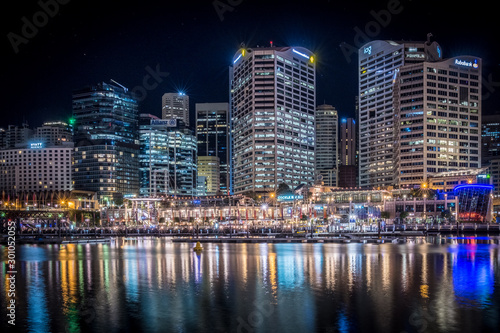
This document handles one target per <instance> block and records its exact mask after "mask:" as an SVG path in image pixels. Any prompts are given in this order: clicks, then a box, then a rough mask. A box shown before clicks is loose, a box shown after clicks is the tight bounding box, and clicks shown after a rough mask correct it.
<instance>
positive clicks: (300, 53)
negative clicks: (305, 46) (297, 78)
mask: <svg viewBox="0 0 500 333" xmlns="http://www.w3.org/2000/svg"><path fill="white" fill-rule="evenodd" d="M292 51H293V52H294V53H296V54H298V55H299V56H302V57H304V58H306V59H309V56H308V55H307V54H305V53H302V52H299V51H297V50H296V49H292Z"/></svg>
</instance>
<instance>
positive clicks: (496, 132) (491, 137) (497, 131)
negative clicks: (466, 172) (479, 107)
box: [481, 114, 500, 164]
mask: <svg viewBox="0 0 500 333" xmlns="http://www.w3.org/2000/svg"><path fill="white" fill-rule="evenodd" d="M481 143H482V146H481V157H482V159H481V160H482V164H488V163H489V161H490V160H492V159H499V158H500V114H496V115H488V116H482V125H481Z"/></svg>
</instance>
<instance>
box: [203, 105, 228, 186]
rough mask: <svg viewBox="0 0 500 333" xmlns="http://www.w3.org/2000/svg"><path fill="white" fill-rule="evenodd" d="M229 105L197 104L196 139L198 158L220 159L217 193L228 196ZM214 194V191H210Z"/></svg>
mask: <svg viewBox="0 0 500 333" xmlns="http://www.w3.org/2000/svg"><path fill="white" fill-rule="evenodd" d="M228 114H229V104H228V103H197V104H196V138H197V140H198V156H199V157H201V156H216V157H218V158H219V168H220V177H219V182H220V183H219V188H218V189H216V190H215V192H218V191H220V192H222V193H224V194H227V189H228V186H229V176H228V175H229V168H228V161H229V149H228V143H229V142H228V141H229V117H228ZM210 192H211V193H212V192H214V191H213V190H212V191H210Z"/></svg>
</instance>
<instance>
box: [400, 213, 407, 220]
mask: <svg viewBox="0 0 500 333" xmlns="http://www.w3.org/2000/svg"><path fill="white" fill-rule="evenodd" d="M407 217H408V212H401V213H399V218H400V219H401V220H403V221H404V219H405V218H407Z"/></svg>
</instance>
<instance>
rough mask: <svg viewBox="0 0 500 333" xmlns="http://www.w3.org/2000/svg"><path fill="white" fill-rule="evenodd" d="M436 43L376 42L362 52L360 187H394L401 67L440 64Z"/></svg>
mask: <svg viewBox="0 0 500 333" xmlns="http://www.w3.org/2000/svg"><path fill="white" fill-rule="evenodd" d="M441 53H442V51H441V48H440V46H439V45H438V44H437V43H436V42H430V41H429V40H428V41H427V42H420V43H407V42H394V41H381V40H376V41H372V42H370V43H367V44H365V45H364V46H363V47H361V48H360V49H359V68H358V69H359V83H358V84H359V85H358V86H359V92H358V94H359V104H358V115H357V120H358V122H359V133H358V137H359V139H358V140H359V141H358V145H359V170H358V172H359V185H360V186H375V187H379V186H391V185H393V184H394V183H395V179H394V174H395V173H394V170H395V166H394V144H393V143H394V141H395V138H394V135H395V133H394V125H395V123H394V116H395V114H394V105H393V100H394V99H393V87H394V84H395V83H396V80H395V78H396V75H397V73H398V71H399V69H400V67H402V66H405V65H409V64H416V63H422V62H424V61H429V62H431V61H438V60H440V59H441V58H442V54H441Z"/></svg>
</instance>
